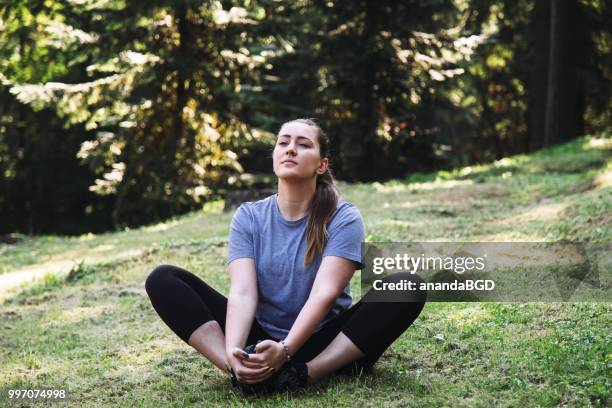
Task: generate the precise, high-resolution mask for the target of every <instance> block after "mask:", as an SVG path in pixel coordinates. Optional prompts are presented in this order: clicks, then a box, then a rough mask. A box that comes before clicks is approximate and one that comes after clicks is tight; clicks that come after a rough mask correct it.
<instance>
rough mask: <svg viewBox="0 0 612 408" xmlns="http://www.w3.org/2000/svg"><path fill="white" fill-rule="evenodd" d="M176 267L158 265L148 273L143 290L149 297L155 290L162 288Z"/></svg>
mask: <svg viewBox="0 0 612 408" xmlns="http://www.w3.org/2000/svg"><path fill="white" fill-rule="evenodd" d="M175 268H176V267H174V266H172V265H163V264H162V265H158V266H156V267H155V269H153V270H152V271H151V273H149V276H147V280H146V281H145V290H146V291H147V293H148V294H149V296H151V293H153V292H155V291H156V288H159V287H162V286H163V285H164V284H165V283H166V282H167V281H168V278H169V277H170V275H171V274H172V273H173V271H174V270H175Z"/></svg>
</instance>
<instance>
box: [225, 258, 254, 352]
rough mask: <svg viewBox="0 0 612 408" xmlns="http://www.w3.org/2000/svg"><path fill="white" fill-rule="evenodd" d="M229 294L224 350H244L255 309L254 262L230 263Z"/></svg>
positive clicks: (240, 259) (244, 259) (235, 261)
mask: <svg viewBox="0 0 612 408" xmlns="http://www.w3.org/2000/svg"><path fill="white" fill-rule="evenodd" d="M228 271H229V274H230V281H231V284H230V292H229V296H228V299H227V315H226V321H225V349H226V350H228V351H229V350H232V349H233V348H234V347H238V348H241V349H242V348H244V346H246V344H245V343H246V340H247V337H248V336H249V331H250V330H251V325H252V324H253V319H254V318H255V309H256V307H257V275H256V272H255V260H254V259H252V258H239V259H236V260H234V261H232V262H230V264H229V266H228Z"/></svg>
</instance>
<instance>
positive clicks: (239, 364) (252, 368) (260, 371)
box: [227, 347, 276, 384]
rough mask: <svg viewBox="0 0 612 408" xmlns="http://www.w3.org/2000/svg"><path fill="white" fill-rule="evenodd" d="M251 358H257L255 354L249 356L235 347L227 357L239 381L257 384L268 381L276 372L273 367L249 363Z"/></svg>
mask: <svg viewBox="0 0 612 408" xmlns="http://www.w3.org/2000/svg"><path fill="white" fill-rule="evenodd" d="M249 356H255V354H251V355H249V354H247V353H245V352H244V351H243V350H241V349H239V348H238V347H234V349H233V350H232V352H231V353H229V354H228V355H227V361H228V364H229V365H230V368H231V369H232V371H233V372H234V375H235V376H236V379H237V380H238V381H240V382H243V383H247V384H255V383H258V382H261V381H264V380H266V379H267V378H268V377H270V376H271V375H272V374H274V372H275V371H276V370H275V369H273V368H272V367H269V366H266V365H263V364H260V363H253V362H251V361H249V360H250V359H251V358H250V357H249Z"/></svg>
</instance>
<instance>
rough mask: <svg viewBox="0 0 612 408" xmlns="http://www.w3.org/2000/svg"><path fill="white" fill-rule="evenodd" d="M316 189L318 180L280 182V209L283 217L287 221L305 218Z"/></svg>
mask: <svg viewBox="0 0 612 408" xmlns="http://www.w3.org/2000/svg"><path fill="white" fill-rule="evenodd" d="M316 188H317V185H316V179H313V180H312V181H310V180H308V182H301V183H289V182H287V181H284V180H278V208H279V210H280V212H281V214H282V215H283V217H284V218H285V219H286V220H287V221H295V220H299V219H300V218H302V217H304V216H305V215H306V213H307V212H308V206H309V205H310V200H311V199H312V197H313V196H314V193H315V191H316Z"/></svg>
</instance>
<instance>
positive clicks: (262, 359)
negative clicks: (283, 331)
mask: <svg viewBox="0 0 612 408" xmlns="http://www.w3.org/2000/svg"><path fill="white" fill-rule="evenodd" d="M255 351H256V352H257V353H256V354H248V360H246V361H248V362H249V363H250V364H251V367H269V368H272V369H274V371H276V370H278V369H279V368H281V367H282V365H283V364H284V363H285V361H286V359H287V354H286V353H285V348H284V347H283V345H282V344H280V343H279V342H276V341H273V340H264V341H262V342H260V343H257V345H256V346H255Z"/></svg>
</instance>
